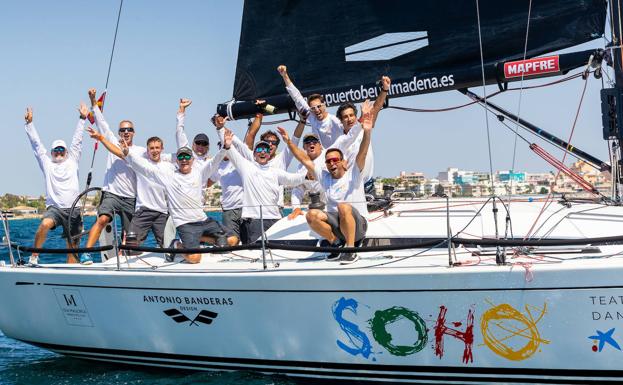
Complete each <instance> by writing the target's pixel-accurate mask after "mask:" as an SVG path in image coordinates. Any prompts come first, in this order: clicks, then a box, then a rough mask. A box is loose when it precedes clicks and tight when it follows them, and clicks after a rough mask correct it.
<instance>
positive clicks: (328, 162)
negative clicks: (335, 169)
mask: <svg viewBox="0 0 623 385" xmlns="http://www.w3.org/2000/svg"><path fill="white" fill-rule="evenodd" d="M341 161H342V159H340V158H327V159H325V161H324V162H325V164H326V165H327V166H331V165H332V164H334V163H340V162H341Z"/></svg>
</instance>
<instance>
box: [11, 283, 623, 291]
mask: <svg viewBox="0 0 623 385" xmlns="http://www.w3.org/2000/svg"><path fill="white" fill-rule="evenodd" d="M16 284H17V283H16ZM43 285H44V286H54V287H84V288H91V289H118V290H164V291H199V292H203V291H206V292H234V293H239V292H243V293H245V292H250V293H428V292H431V293H434V292H453V291H457V292H466V291H472V292H476V291H541V290H542V291H552V290H597V289H623V286H622V285H609V286H558V287H500V288H473V289H469V288H464V289H463V288H457V289H362V290H357V289H352V290H351V289H343V290H342V289H340V290H330V289H328V290H318V289H313V290H312V289H310V290H306V289H298V290H282V289H196V288H179V287H142V286H106V285H77V284H64V283H44V284H43Z"/></svg>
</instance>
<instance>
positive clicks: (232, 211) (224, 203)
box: [208, 142, 243, 239]
mask: <svg viewBox="0 0 623 385" xmlns="http://www.w3.org/2000/svg"><path fill="white" fill-rule="evenodd" d="M218 148H219V150H220V149H221V148H222V143H221V142H218ZM210 181H212V182H213V183H219V184H220V185H221V208H222V209H223V226H225V227H226V228H228V229H230V230H232V231H233V232H234V234H236V236H237V237H238V238H239V239H240V228H241V226H242V223H243V221H242V193H243V191H242V190H243V189H242V179H241V178H240V174H239V173H238V170H236V167H235V166H234V165H233V164H232V162H231V161H230V160H229V158H228V157H225V158H223V161H221V164H220V165H219V166H218V170H216V172H215V173H214V174H212V175H211V176H210ZM208 183H210V182H208Z"/></svg>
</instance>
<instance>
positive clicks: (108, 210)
mask: <svg viewBox="0 0 623 385" xmlns="http://www.w3.org/2000/svg"><path fill="white" fill-rule="evenodd" d="M135 204H136V198H126V197H120V196H119V195H115V194H113V193H111V192H108V191H102V199H101V201H100V205H99V207H98V208H97V216H98V217H99V216H100V215H106V216H108V217H110V218H111V220H112V219H113V217H114V214H115V213H116V214H117V215H119V216H120V217H121V228H122V230H127V229H128V228H129V227H130V221H132V217H133V216H134V205H135Z"/></svg>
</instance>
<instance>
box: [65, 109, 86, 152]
mask: <svg viewBox="0 0 623 385" xmlns="http://www.w3.org/2000/svg"><path fill="white" fill-rule="evenodd" d="M78 112H79V113H80V119H78V124H76V130H75V131H74V136H73V137H72V138H71V144H70V145H69V149H68V150H69V151H68V154H67V155H68V156H70V157H72V158H73V159H74V160H75V161H76V162H79V161H80V155H81V154H82V137H83V136H84V126H85V125H86V120H87V115H88V114H89V109H88V108H87V105H86V104H84V103H82V102H80V107H78Z"/></svg>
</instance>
